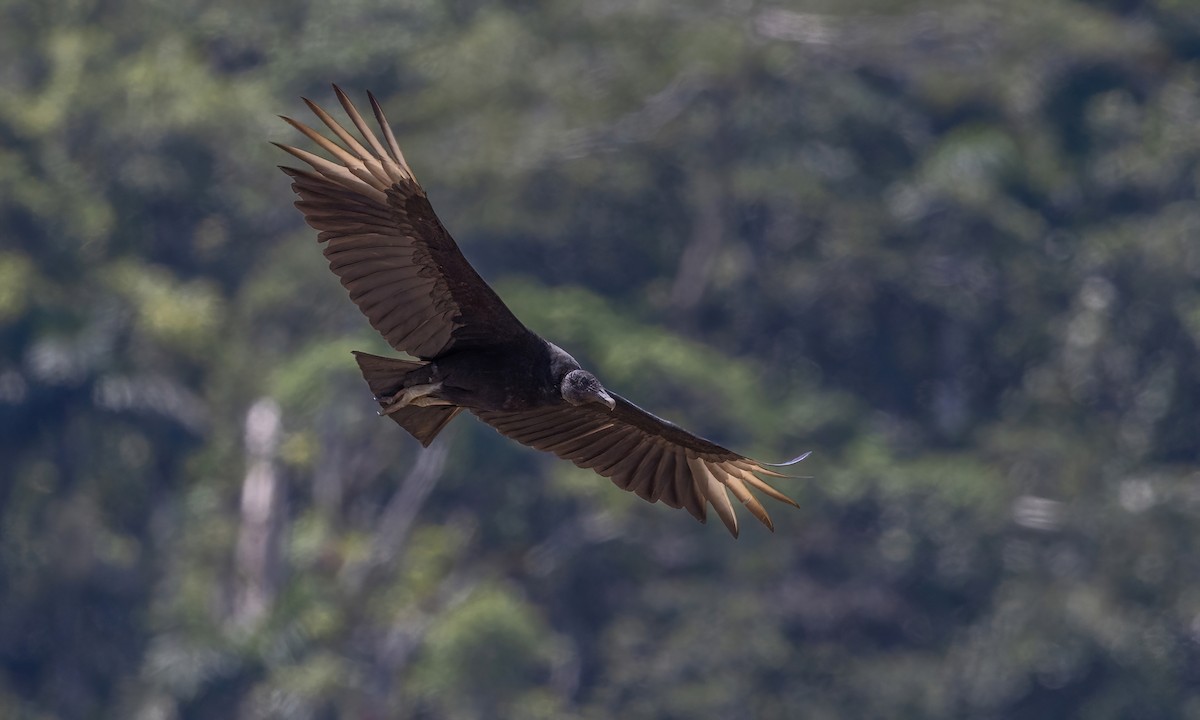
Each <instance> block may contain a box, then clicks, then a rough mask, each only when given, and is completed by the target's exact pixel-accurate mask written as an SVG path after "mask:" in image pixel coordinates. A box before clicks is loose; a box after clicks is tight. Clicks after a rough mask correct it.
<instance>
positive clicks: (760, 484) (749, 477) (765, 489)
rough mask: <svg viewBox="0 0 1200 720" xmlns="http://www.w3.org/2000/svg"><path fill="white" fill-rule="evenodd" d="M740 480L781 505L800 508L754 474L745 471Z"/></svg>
mask: <svg viewBox="0 0 1200 720" xmlns="http://www.w3.org/2000/svg"><path fill="white" fill-rule="evenodd" d="M742 478H743V479H744V480H745V481H746V482H748V483H750V484H751V485H753V486H754V487H755V489H757V490H759V491H761V492H762V493H763V494H764V495H767V496H768V497H771V498H774V499H775V500H778V501H779V502H781V503H786V504H788V505H791V506H792V507H797V508H798V507H800V504H799V503H797V502H796V501H795V500H793V499H791V498H790V497H788V496H787V495H784V494H783V493H781V492H779V491H778V490H776V489H775V488H773V487H771V486H770V485H768V484H767V481H766V480H763V479H762V478H760V477H758V476H757V475H755V474H754V473H752V472H749V471H747V472H745V473H743V474H742Z"/></svg>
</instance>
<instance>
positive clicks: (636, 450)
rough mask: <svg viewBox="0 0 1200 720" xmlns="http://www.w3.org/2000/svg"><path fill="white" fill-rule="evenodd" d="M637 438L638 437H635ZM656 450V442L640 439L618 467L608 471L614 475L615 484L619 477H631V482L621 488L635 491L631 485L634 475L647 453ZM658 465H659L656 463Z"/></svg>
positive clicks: (614, 466)
mask: <svg viewBox="0 0 1200 720" xmlns="http://www.w3.org/2000/svg"><path fill="white" fill-rule="evenodd" d="M635 437H636V436H635ZM653 449H654V442H653V441H652V440H648V439H645V438H638V444H637V445H635V446H634V447H633V448H632V449H631V450H630V451H629V453H628V454H627V455H626V456H625V457H624V458H622V459H621V460H620V461H619V462H618V463H617V464H616V465H613V466H612V467H611V468H609V469H608V472H611V473H612V476H611V477H612V479H613V482H616V481H617V478H618V477H619V476H626V475H628V476H630V478H629V480H627V481H626V482H625V484H624V485H622V486H621V487H623V488H625V489H626V490H631V491H632V490H633V488H632V487H631V486H630V483H631V482H632V480H633V477H632V476H633V475H634V474H635V473H636V471H637V470H638V468H639V467H641V465H642V462H643V461H644V460H645V457H646V453H648V452H650V451H651V450H653ZM655 465H657V463H655Z"/></svg>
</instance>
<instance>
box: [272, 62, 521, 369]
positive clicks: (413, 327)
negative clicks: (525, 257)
mask: <svg viewBox="0 0 1200 720" xmlns="http://www.w3.org/2000/svg"><path fill="white" fill-rule="evenodd" d="M333 89H334V92H336V93H337V97H338V100H339V101H340V102H341V104H342V107H343V108H345V110H346V114H347V115H348V116H349V117H350V120H351V122H352V123H353V124H354V126H355V128H357V129H358V132H359V133H360V135H361V137H362V139H363V141H365V143H366V145H363V144H362V143H361V142H359V141H358V140H356V139H355V138H354V136H353V135H351V134H350V133H349V132H348V131H347V130H346V129H345V128H344V127H342V126H341V125H340V124H339V123H338V122H337V121H336V120H334V119H333V118H332V117H331V116H330V115H329V114H328V113H326V112H325V111H324V110H322V109H321V108H320V107H318V106H317V105H316V104H314V103H312V102H310V101H309V100H307V99H305V101H304V102H305V103H306V104H307V105H308V107H309V108H310V109H311V110H312V111H313V113H314V114H315V115H316V116H317V117H318V118H319V119H320V120H321V122H322V123H324V124H325V126H326V127H328V128H329V130H330V131H331V132H332V133H333V135H335V136H336V137H337V139H338V140H340V141H341V143H340V144H339V143H338V142H336V141H334V140H332V139H330V138H328V137H325V136H323V135H321V134H320V133H318V132H317V131H315V130H313V129H312V128H310V127H308V126H307V125H304V124H303V123H300V122H297V121H295V120H292V119H290V118H286V117H285V118H283V119H284V120H285V121H286V122H287V123H288V124H289V125H291V126H292V127H294V128H296V129H297V130H299V131H300V132H301V133H302V134H304V135H305V136H306V137H308V138H309V139H310V140H312V141H313V142H314V143H316V144H317V145H318V146H320V147H321V148H322V149H323V150H325V151H326V152H327V153H329V155H330V156H331V157H332V158H333V159H332V160H327V159H325V158H322V157H319V156H317V155H314V154H312V153H309V152H306V151H304V150H300V149H298V148H294V147H291V146H288V145H279V144H278V143H276V145H278V146H279V147H280V148H281V149H283V150H285V151H287V152H288V153H290V154H291V155H293V156H295V157H296V158H298V159H300V160H302V161H304V162H305V163H307V164H308V165H309V167H310V168H311V170H299V169H296V168H289V167H281V168H280V169H281V170H283V171H284V172H285V173H287V174H288V175H290V176H291V177H292V189H293V190H295V191H296V194H297V195H299V196H300V200H299V201H298V202H297V203H296V207H298V208H300V211H301V212H303V213H304V219H305V221H307V222H308V224H309V225H311V226H312V227H314V228H316V229H317V230H319V231H320V234H319V235H318V236H317V240H318V241H319V242H322V243H324V244H325V249H324V252H325V257H326V259H328V260H329V267H330V269H331V270H333V272H334V273H336V274H337V276H338V277H339V278H340V279H341V281H342V285H344V286H345V287H346V289H347V290H349V291H350V299H351V300H353V301H354V303H355V304H356V305H358V308H359V309H360V310H362V312H363V314H364V315H366V316H367V318H368V319H369V320H370V321H371V325H372V327H374V328H375V329H376V330H378V331H379V332H380V334H382V335H383V336H384V337H385V338H386V339H387V341H388V343H389V344H391V346H392V347H394V348H396V349H397V350H400V351H402V352H406V353H409V354H410V355H414V356H416V357H419V358H425V359H428V358H434V357H437V356H438V355H441V354H442V353H445V352H447V351H449V350H450V349H462V348H467V347H473V346H474V347H478V346H482V345H491V344H495V343H499V342H506V341H509V340H512V339H515V338H517V337H520V336H521V335H522V334H527V333H528V332H529V331H528V330H526V329H525V326H524V325H522V324H521V322H520V321H519V320H517V318H516V317H515V316H514V315H513V314H512V312H511V311H510V310H509V309H508V307H506V306H505V305H504V302H503V301H501V300H500V298H499V297H498V296H497V295H496V293H495V292H494V291H493V290H492V289H491V288H490V287H488V285H487V283H485V282H484V281H483V278H481V277H479V274H478V273H476V272H475V268H473V267H471V265H470V263H468V262H467V259H466V258H465V257H463V254H462V252H461V251H460V250H459V249H458V245H456V244H455V242H454V239H453V238H451V237H450V233H448V232H446V228H444V227H442V223H441V221H440V220H438V217H437V215H435V214H434V212H433V208H432V207H430V205H429V200H428V199H427V198H426V197H425V191H424V190H423V189H422V188H421V186H420V184H418V183H417V180H416V178H415V177H413V174H412V170H410V169H409V167H408V163H407V162H405V160H404V154H403V153H402V152H400V147H399V145H397V144H396V138H395V137H394V136H393V135H392V131H391V128H390V127H389V126H388V124H387V120H386V119H385V118H384V116H383V111H382V110H381V109H380V107H379V103H378V102H376V100H375V97H374V96H372V95H370V94H369V93H368V96H369V97H370V100H371V108H372V109H373V110H374V112H375V119H376V121H377V122H378V123H379V127H380V129H381V130H382V131H383V138H384V142H386V145H385V144H384V143H383V142H380V140H379V138H378V137H376V135H375V134H374V133H373V132H372V131H371V129H370V128H369V127H368V126H367V123H366V122H365V121H364V120H363V117H362V116H361V115H360V114H359V113H358V110H356V109H355V107H354V105H353V104H352V103H351V102H350V99H349V98H348V97H346V94H345V93H343V92H342V91H341V89H340V88H338V87H337V86H336V85H335V86H334V88H333Z"/></svg>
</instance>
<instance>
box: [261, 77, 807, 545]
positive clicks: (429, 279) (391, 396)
mask: <svg viewBox="0 0 1200 720" xmlns="http://www.w3.org/2000/svg"><path fill="white" fill-rule="evenodd" d="M334 90H335V91H336V93H337V95H338V99H339V101H340V102H341V104H342V107H343V108H344V109H345V110H346V113H347V114H348V115H349V117H350V119H351V121H352V122H353V124H354V126H355V127H356V129H357V130H358V131H359V133H360V135H361V136H362V140H363V141H365V143H366V144H365V145H364V144H363V142H360V141H359V140H358V139H356V138H354V136H353V135H351V134H350V133H349V132H348V131H347V130H346V129H345V128H343V127H342V126H341V125H340V124H339V123H338V122H337V121H336V120H334V119H333V118H332V117H331V116H330V115H329V114H328V113H326V112H325V111H324V110H322V109H321V108H319V107H317V106H316V105H314V104H313V103H311V102H309V101H307V100H306V101H305V102H306V103H307V104H308V106H309V108H310V109H312V111H313V112H314V113H315V114H316V115H317V117H318V118H320V120H321V121H322V122H323V123H324V124H325V125H326V126H327V127H328V128H329V130H330V131H331V132H332V133H333V134H334V135H335V136H336V137H337V138H338V139H339V140H340V141H341V143H340V144H339V143H337V142H334V141H333V140H330V139H329V138H327V137H325V136H323V135H321V134H320V133H318V132H316V131H315V130H312V129H311V128H309V127H307V126H305V125H303V124H302V123H298V122H296V121H294V120H291V119H288V118H284V120H286V121H287V122H288V123H289V124H291V125H292V126H293V127H295V128H296V129H297V130H299V131H300V132H301V133H303V134H304V135H305V136H306V137H308V138H309V139H311V140H312V141H313V142H315V143H316V144H317V145H319V146H320V147H321V148H323V149H324V150H325V151H326V152H328V153H329V154H330V155H331V156H332V157H333V158H334V159H333V160H327V159H325V158H322V157H320V156H317V155H313V154H312V153H309V152H306V151H304V150H300V149H297V148H294V147H290V146H285V145H280V146H279V147H281V148H282V149H283V150H285V151H287V152H288V153H291V154H292V155H293V156H295V157H297V158H299V159H300V160H302V161H304V162H305V163H307V164H308V165H309V166H310V167H311V168H312V169H311V170H300V169H295V168H287V167H285V168H282V169H283V171H284V172H285V173H287V174H288V175H289V176H291V177H292V178H293V184H292V187H293V189H294V190H295V191H296V193H297V194H298V195H299V196H300V198H301V199H300V201H298V202H297V203H296V206H297V207H298V208H299V209H300V210H301V211H302V212H303V213H304V216H305V220H306V221H307V222H308V224H309V225H311V226H312V227H314V228H316V229H317V230H318V231H320V234H319V235H318V240H319V241H321V242H322V243H324V244H325V248H324V253H325V256H326V258H327V259H328V260H329V266H330V269H332V270H333V271H334V273H335V274H337V275H338V277H339V278H340V279H341V281H342V284H343V285H344V286H345V287H346V289H347V290H348V291H349V292H350V298H351V299H352V300H353V301H354V302H355V304H357V305H358V307H359V309H360V310H362V312H363V314H365V315H366V316H367V318H368V320H370V322H371V324H372V325H373V326H374V327H375V329H376V330H378V331H379V332H380V333H381V334H382V335H383V336H384V337H385V338H386V339H387V340H388V342H389V343H390V344H391V345H392V347H394V348H396V349H397V350H400V351H402V352H406V353H408V354H409V355H411V356H413V357H415V358H418V359H417V360H403V359H394V358H384V357H379V356H376V355H368V354H366V353H357V352H356V353H355V357H356V359H357V361H358V364H359V368H360V369H361V370H362V373H363V377H364V378H365V379H366V381H367V384H368V385H369V386H370V388H371V391H372V392H373V393H374V394H375V396H376V399H377V400H378V401H379V404H380V407H381V413H382V414H386V415H388V416H389V417H391V418H392V419H393V420H395V421H396V422H397V423H398V424H400V425H401V427H403V428H404V429H405V430H407V431H408V432H409V433H411V434H412V435H413V436H414V437H416V438H417V440H419V441H420V442H421V443H422V444H424V445H428V444H429V443H430V442H432V441H433V439H434V438H435V437H436V436H437V434H438V433H439V432H440V431H441V430H442V428H444V427H445V426H446V424H447V423H449V422H450V420H452V419H453V418H454V417H455V416H456V415H458V414H459V413H460V412H461V411H463V410H468V411H470V412H471V413H473V414H474V415H476V416H477V417H479V418H480V419H481V420H483V421H484V422H486V423H488V424H489V425H491V426H492V427H494V428H496V429H497V430H498V431H499V432H501V433H502V434H504V435H507V436H508V437H511V438H513V439H514V440H517V441H518V442H520V443H523V444H525V445H529V446H531V447H534V448H537V449H539V450H545V451H548V452H552V453H554V454H556V455H558V456H559V457H562V458H564V459H568V460H571V461H572V462H574V463H575V464H576V465H579V466H580V467H585V468H591V469H592V470H594V471H596V472H597V473H599V474H601V475H603V476H605V477H609V478H611V479H612V481H613V482H614V483H616V484H617V485H618V486H619V487H622V488H624V489H626V490H629V491H632V492H635V493H637V494H638V495H639V496H641V497H643V498H645V499H647V500H650V501H651V502H657V501H659V500H662V501H663V502H664V503H666V504H668V505H670V506H672V507H682V508H686V509H687V510H688V511H689V512H690V513H691V514H692V515H694V516H695V517H696V518H698V519H699V520H701V521H704V519H705V518H706V511H707V507H708V505H709V504H712V506H713V507H714V508H715V509H716V511H717V513H718V515H719V516H720V517H721V520H722V521H723V522H724V523H725V525H726V527H728V528H729V531H730V532H731V533H733V534H734V535H735V536H736V535H737V530H738V526H737V518H736V516H735V515H734V513H733V507H732V504H731V503H730V501H729V498H728V495H727V492H726V491H727V490H728V491H730V492H732V493H733V494H734V496H735V497H736V498H737V499H738V500H739V501H741V502H742V503H743V504H745V505H746V507H747V508H749V509H750V511H751V512H752V513H753V514H754V516H755V517H757V518H758V519H759V520H760V521H762V522H763V524H764V525H766V526H767V527H768V528H772V524H771V521H770V518H769V517H768V516H767V513H766V510H765V509H764V508H763V507H762V504H761V503H759V501H758V500H757V499H756V498H754V496H753V495H752V494H751V493H750V490H749V488H751V487H753V488H755V489H757V490H759V491H761V492H763V493H764V494H766V495H769V496H770V497H773V498H775V499H777V500H779V501H781V502H785V503H788V504H791V505H795V504H796V503H795V502H794V501H793V500H791V499H790V498H788V497H786V496H785V495H783V494H782V493H780V492H779V491H778V490H775V489H774V488H773V487H771V486H770V485H768V484H767V483H766V482H765V481H764V480H763V479H762V478H761V477H759V475H769V476H774V477H784V476H783V475H781V474H780V473H779V472H778V471H776V470H773V469H771V467H770V466H768V464H766V463H761V462H758V461H756V460H751V459H749V458H747V457H745V456H742V455H739V454H737V453H734V452H732V451H730V450H727V449H725V448H723V447H721V446H719V445H717V444H715V443H712V442H709V441H708V440H704V439H703V438H700V437H697V436H695V435H693V434H691V433H689V432H687V431H686V430H684V429H682V428H680V427H679V426H677V425H674V424H672V423H670V422H668V421H666V420H663V419H661V418H658V417H656V416H654V415H652V414H650V413H648V412H646V411H645V410H642V409H641V408H639V407H638V406H636V405H634V404H633V403H631V402H629V401H628V400H625V399H624V398H622V397H620V396H619V395H616V394H615V393H610V392H609V391H607V390H606V389H605V388H604V387H603V386H602V385H601V384H600V382H599V380H597V379H596V377H595V376H594V375H593V374H592V373H590V372H588V371H587V370H584V369H583V368H581V367H580V365H579V363H578V362H576V361H575V359H574V358H573V357H571V356H570V355H569V354H567V353H566V352H565V351H563V350H562V349H560V348H559V347H558V346H556V345H554V344H553V343H551V342H549V341H547V340H544V339H543V338H541V337H539V336H538V335H537V334H535V333H533V332H532V331H530V330H529V329H527V328H526V327H525V326H524V325H523V324H522V323H521V322H520V321H519V320H518V319H517V318H516V317H515V316H514V315H513V314H512V312H511V311H510V310H509V309H508V307H507V306H505V305H504V303H503V301H502V300H501V299H500V298H499V297H498V296H497V295H496V293H495V292H494V291H493V290H492V289H491V288H490V287H489V286H488V285H487V283H485V282H484V281H483V279H482V278H480V277H479V275H478V273H476V272H475V269H474V268H472V267H471V265H470V264H469V263H468V262H467V260H466V258H464V257H463V255H462V253H461V251H460V250H459V249H458V246H457V245H456V244H455V242H454V240H453V239H452V238H451V237H450V235H449V233H448V232H446V230H445V228H444V227H443V226H442V224H441V221H440V220H438V218H437V215H435V214H434V212H433V208H432V207H431V206H430V205H429V201H428V199H427V198H426V196H425V191H424V190H423V189H422V188H421V186H420V185H419V184H418V183H417V181H416V178H415V177H413V174H412V171H411V170H410V169H409V167H408V164H407V162H405V160H404V155H403V154H402V153H401V151H400V148H399V146H398V145H397V143H396V140H395V137H394V136H393V135H392V132H391V129H390V128H389V126H388V125H387V122H386V120H385V119H384V117H383V112H382V110H381V109H380V107H379V104H378V103H377V102H376V101H375V98H374V97H371V106H372V109H373V110H374V114H375V118H376V120H377V121H378V123H379V126H380V129H381V130H382V132H383V141H381V140H380V139H379V138H378V137H377V136H376V135H375V134H374V133H373V132H372V131H371V130H370V129H369V127H368V126H367V124H366V122H365V121H364V120H363V118H362V116H361V115H359V113H358V111H357V110H356V109H355V108H354V105H353V104H352V103H351V102H350V100H349V99H348V98H347V97H346V96H345V94H344V93H342V91H341V90H340V89H338V88H337V87H336V86H335V88H334ZM806 455H807V453H806V454H805V455H802V456H800V457H799V458H796V459H795V460H792V461H791V462H792V463H794V462H798V461H799V460H801V459H803V458H804V457H805V456H806ZM785 464H791V463H785Z"/></svg>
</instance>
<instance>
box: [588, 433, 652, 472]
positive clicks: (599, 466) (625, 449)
mask: <svg viewBox="0 0 1200 720" xmlns="http://www.w3.org/2000/svg"><path fill="white" fill-rule="evenodd" d="M639 440H641V438H639V437H638V434H637V433H635V432H629V433H626V434H625V437H623V438H621V440H620V441H618V442H617V443H616V444H614V445H612V446H610V447H609V448H608V449H607V450H605V451H604V452H602V453H600V454H599V455H597V456H596V457H595V458H594V459H593V460H592V462H593V463H595V464H594V465H592V469H593V470H595V471H596V472H598V473H600V474H601V475H604V476H605V477H608V475H607V472H608V470H609V469H610V468H612V467H614V466H616V464H617V463H618V462H620V461H621V460H623V459H625V457H626V456H627V455H628V454H629V452H630V451H631V450H633V447H634V446H636V445H637V443H638V441H639Z"/></svg>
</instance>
